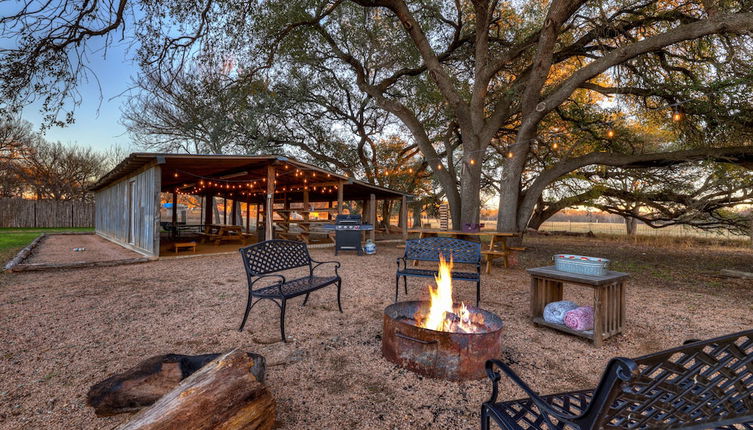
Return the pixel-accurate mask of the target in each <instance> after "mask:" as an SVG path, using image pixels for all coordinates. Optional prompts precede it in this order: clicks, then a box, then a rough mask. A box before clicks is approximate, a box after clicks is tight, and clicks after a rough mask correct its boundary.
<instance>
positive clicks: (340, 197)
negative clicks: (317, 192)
mask: <svg viewBox="0 0 753 430" xmlns="http://www.w3.org/2000/svg"><path fill="white" fill-rule="evenodd" d="M344 186H345V182H344V181H340V183H338V184H337V214H338V215H340V214H342V213H343V187H344Z"/></svg>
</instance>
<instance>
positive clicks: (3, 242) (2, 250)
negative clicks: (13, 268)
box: [0, 228, 94, 265]
mask: <svg viewBox="0 0 753 430" xmlns="http://www.w3.org/2000/svg"><path fill="white" fill-rule="evenodd" d="M68 231H94V229H93V228H0V265H4V264H5V263H6V262H7V261H8V260H10V259H11V258H13V256H14V255H16V253H17V252H18V251H19V250H21V248H23V247H24V246H26V245H28V244H29V243H31V241H33V240H34V239H35V238H36V237H37V236H39V235H40V234H42V233H61V232H68Z"/></svg>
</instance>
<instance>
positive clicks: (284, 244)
mask: <svg viewBox="0 0 753 430" xmlns="http://www.w3.org/2000/svg"><path fill="white" fill-rule="evenodd" d="M240 252H241V256H242V258H243V267H244V268H245V269H246V277H247V278H248V301H247V302H246V312H245V313H244V314H243V322H241V326H240V328H239V329H238V331H242V330H243V327H244V326H245V325H246V320H247V319H248V313H249V312H250V311H251V308H253V307H254V305H255V304H257V303H258V302H259V301H260V300H265V299H266V300H271V301H273V302H274V303H275V304H276V305H277V306H278V307H279V308H280V334H281V335H282V340H283V341H284V342H286V341H287V340H286V338H285V305H286V302H287V300H288V299H292V298H293V297H298V296H301V295H303V294H305V295H306V298H305V299H304V300H303V305H304V306H305V305H306V302H308V300H309V294H310V293H311V292H312V291H315V290H318V289H320V288H324V287H326V286H328V285H337V307H338V308H339V309H340V312H342V311H343V308H342V305H341V304H340V287H341V285H342V279H341V278H340V275H339V274H338V273H337V269H338V268H340V263H339V262H337V261H315V260H312V259H311V256H310V255H309V250H308V248H307V247H306V244H305V243H303V242H296V241H292V240H279V239H276V240H268V241H265V242H261V243H257V244H254V245H251V246H247V247H245V248H241V249H240ZM312 263H314V264H312ZM322 264H334V265H335V275H334V276H314V270H315V269H316V268H317V267H319V266H321V265H322ZM304 266H308V267H309V275H308V276H304V277H302V278H296V279H291V280H288V279H286V278H285V276H283V275H281V274H279V273H276V274H272V273H274V272H282V271H285V270H290V269H295V268H298V267H304ZM269 278H272V279H276V282H274V283H272V284H270V285H265V286H263V287H261V288H257V289H254V284H256V283H257V282H259V281H261V280H267V279H269ZM254 299H256V300H254Z"/></svg>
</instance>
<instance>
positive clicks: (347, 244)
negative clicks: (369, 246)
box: [335, 215, 373, 255]
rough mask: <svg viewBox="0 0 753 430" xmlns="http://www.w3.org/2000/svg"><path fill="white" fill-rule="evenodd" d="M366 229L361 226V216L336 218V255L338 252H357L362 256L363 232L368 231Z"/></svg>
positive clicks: (340, 216) (339, 216)
mask: <svg viewBox="0 0 753 430" xmlns="http://www.w3.org/2000/svg"><path fill="white" fill-rule="evenodd" d="M365 227H366V226H365V225H362V224H361V215H338V216H337V218H335V255H337V252H338V251H357V252H358V255H362V254H363V249H362V248H361V231H362V230H366V228H365ZM369 227H371V226H369ZM372 228H373V227H372Z"/></svg>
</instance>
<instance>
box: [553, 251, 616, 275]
mask: <svg viewBox="0 0 753 430" xmlns="http://www.w3.org/2000/svg"><path fill="white" fill-rule="evenodd" d="M552 259H553V260H554V268H555V269H557V270H561V271H563V272H569V273H578V274H580V275H592V276H604V275H606V274H607V270H608V269H607V267H608V266H609V260H608V259H606V258H599V257H586V256H584V255H572V254H557V255H555V256H554V257H552Z"/></svg>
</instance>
